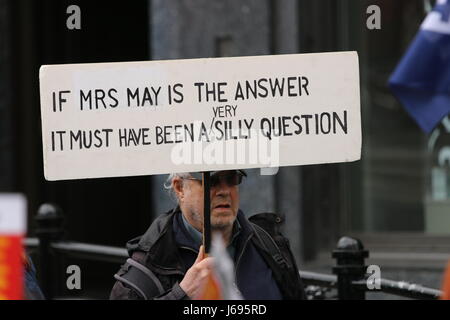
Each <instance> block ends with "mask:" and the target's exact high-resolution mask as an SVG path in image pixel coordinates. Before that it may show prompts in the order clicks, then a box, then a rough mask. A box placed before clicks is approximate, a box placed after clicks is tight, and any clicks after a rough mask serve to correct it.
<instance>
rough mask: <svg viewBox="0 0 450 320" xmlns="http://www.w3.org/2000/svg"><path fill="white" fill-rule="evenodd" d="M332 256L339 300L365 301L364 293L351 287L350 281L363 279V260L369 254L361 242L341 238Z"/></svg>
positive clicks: (364, 268)
mask: <svg viewBox="0 0 450 320" xmlns="http://www.w3.org/2000/svg"><path fill="white" fill-rule="evenodd" d="M332 256H333V258H335V259H336V266H335V267H333V273H334V274H336V275H337V280H338V298H339V300H365V297H366V294H365V291H364V290H361V289H358V288H356V287H355V286H352V281H355V280H363V279H365V274H366V266H365V262H364V259H365V258H367V257H368V256H369V252H368V251H367V250H364V246H363V244H362V243H361V241H360V240H358V239H354V238H350V237H342V238H341V239H339V241H338V243H337V247H336V249H335V250H333V255H332Z"/></svg>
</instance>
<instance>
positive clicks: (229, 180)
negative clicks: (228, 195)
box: [184, 171, 243, 188]
mask: <svg viewBox="0 0 450 320" xmlns="http://www.w3.org/2000/svg"><path fill="white" fill-rule="evenodd" d="M242 177H243V174H242V173H240V172H239V171H235V172H227V173H221V174H220V173H218V174H214V175H212V176H211V177H210V178H209V183H210V187H211V188H213V187H216V186H218V185H220V184H221V183H222V182H224V183H225V184H226V185H227V186H229V187H233V186H237V185H239V184H241V182H242ZM184 179H186V180H195V181H199V182H201V181H202V180H200V179H196V178H192V177H189V178H184Z"/></svg>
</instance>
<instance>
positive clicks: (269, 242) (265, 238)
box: [251, 222, 290, 268]
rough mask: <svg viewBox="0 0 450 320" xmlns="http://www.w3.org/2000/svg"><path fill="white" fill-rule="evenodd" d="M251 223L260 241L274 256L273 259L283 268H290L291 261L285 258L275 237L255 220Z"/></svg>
mask: <svg viewBox="0 0 450 320" xmlns="http://www.w3.org/2000/svg"><path fill="white" fill-rule="evenodd" d="M251 225H252V226H253V229H254V230H255V234H256V236H257V237H258V239H259V241H260V242H261V244H262V245H263V246H264V247H265V249H266V250H267V251H268V252H269V254H270V255H271V256H272V259H273V260H274V261H275V262H276V263H277V264H278V265H280V266H281V267H282V268H290V264H289V262H288V261H287V260H286V259H285V257H284V256H283V254H282V253H281V250H280V248H279V247H278V246H277V244H276V243H275V241H274V240H273V238H272V237H271V236H270V235H269V234H268V233H267V231H266V230H264V229H263V228H261V227H260V226H258V225H257V224H255V223H253V222H251Z"/></svg>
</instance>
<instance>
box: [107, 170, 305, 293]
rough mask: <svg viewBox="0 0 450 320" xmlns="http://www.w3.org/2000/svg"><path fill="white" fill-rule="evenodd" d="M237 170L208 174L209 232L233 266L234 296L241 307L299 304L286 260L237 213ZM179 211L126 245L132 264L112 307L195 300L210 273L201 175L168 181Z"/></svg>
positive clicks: (120, 277) (294, 272)
mask: <svg viewBox="0 0 450 320" xmlns="http://www.w3.org/2000/svg"><path fill="white" fill-rule="evenodd" d="M245 176H246V174H245V172H244V171H242V170H229V171H219V172H211V178H210V182H211V183H210V203H211V208H210V212H211V229H212V231H213V232H215V231H217V232H220V234H221V235H222V237H223V240H224V243H225V244H226V245H227V251H228V253H229V254H230V257H231V258H232V259H233V261H234V264H235V272H236V284H235V286H236V290H239V291H240V293H241V295H242V296H243V297H244V298H245V299H303V298H304V297H305V295H304V290H303V286H302V283H301V279H300V277H299V273H298V269H297V267H296V264H295V261H294V259H293V256H292V254H291V252H290V251H289V249H288V253H287V254H286V249H285V250H280V248H279V247H278V246H277V244H276V243H275V241H274V240H273V238H272V237H271V236H270V235H269V234H268V233H267V232H266V231H265V230H264V229H262V228H261V227H259V226H257V225H256V224H253V223H251V222H250V221H249V220H248V219H247V218H246V217H245V216H244V214H243V213H242V212H241V211H240V210H239V187H238V185H239V184H240V183H241V181H242V179H243V178H244V177H245ZM168 183H169V185H167V186H166V187H167V188H169V189H170V190H171V191H172V192H173V193H174V195H175V197H176V199H177V201H178V206H177V207H176V208H175V209H173V210H171V211H169V212H167V213H165V214H163V215H160V216H159V217H158V218H157V219H156V220H155V221H154V222H153V223H152V225H151V226H150V228H149V229H148V230H147V232H146V233H145V234H144V235H143V236H141V237H138V238H135V239H132V240H130V241H129V242H128V244H127V248H128V252H129V255H130V258H129V259H128V260H127V262H126V263H125V264H124V265H123V266H122V267H121V269H120V270H119V272H118V273H117V274H116V275H115V276H114V277H115V278H116V280H117V281H116V283H115V285H114V287H113V289H112V291H111V296H110V298H111V299H164V300H180V299H192V298H195V297H196V296H197V295H198V294H199V291H200V290H201V286H202V284H203V283H204V280H205V279H206V278H207V277H208V275H209V272H211V268H212V266H213V263H214V261H213V258H211V257H205V256H204V249H203V246H202V245H201V244H202V231H203V186H202V181H201V174H199V173H182V174H172V175H170V176H169V179H168Z"/></svg>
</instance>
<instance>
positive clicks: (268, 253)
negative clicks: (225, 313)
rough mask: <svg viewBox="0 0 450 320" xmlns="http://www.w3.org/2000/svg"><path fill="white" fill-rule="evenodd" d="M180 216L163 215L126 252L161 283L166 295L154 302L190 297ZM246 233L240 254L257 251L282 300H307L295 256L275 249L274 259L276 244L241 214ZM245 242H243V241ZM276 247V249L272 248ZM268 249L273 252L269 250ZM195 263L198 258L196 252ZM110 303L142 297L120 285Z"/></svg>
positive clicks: (172, 212)
mask: <svg viewBox="0 0 450 320" xmlns="http://www.w3.org/2000/svg"><path fill="white" fill-rule="evenodd" d="M177 214H181V212H180V211H179V209H178V208H177V209H175V210H172V211H170V212H168V213H166V214H163V215H160V216H159V217H158V218H157V219H156V220H155V221H154V222H153V223H152V225H151V226H150V228H149V229H148V230H147V232H146V233H145V234H144V235H143V236H141V237H137V238H134V239H132V240H130V241H129V242H128V243H127V249H128V252H129V255H130V257H132V259H134V260H136V261H138V262H139V263H141V264H142V265H144V266H146V267H147V268H148V269H150V270H151V271H152V272H153V273H154V275H156V277H157V278H158V280H159V281H160V282H161V285H162V287H163V289H164V293H163V294H160V293H159V292H155V294H154V295H152V296H153V297H154V299H164V300H180V299H186V298H187V296H186V294H185V293H184V291H183V290H182V289H181V287H180V286H179V283H180V282H181V280H182V279H183V277H184V274H185V272H186V270H187V269H188V268H189V267H190V265H185V264H186V263H185V261H186V260H185V259H183V258H182V257H181V255H180V251H179V248H178V247H179V243H178V242H177V241H176V240H177V233H178V232H179V230H177V224H176V223H175V224H174V219H175V222H176V215H177ZM237 219H238V221H239V224H240V225H241V227H242V228H243V230H244V232H243V233H242V234H240V235H239V237H245V240H248V241H242V243H245V244H244V245H241V246H240V249H238V251H241V252H242V255H240V256H244V257H245V255H250V252H251V250H249V248H253V250H254V251H255V250H256V251H257V252H258V253H259V255H260V257H262V259H263V261H264V262H265V263H266V264H267V266H268V267H269V268H270V269H271V271H272V275H273V279H275V281H276V284H277V285H278V288H279V291H280V292H281V295H282V297H283V299H304V298H305V293H304V290H303V285H302V282H301V279H300V276H299V273H298V269H297V266H296V264H295V261H293V256H292V254H291V253H290V252H289V254H282V253H281V251H280V250H278V247H276V252H277V254H276V255H274V250H275V249H274V245H275V242H274V241H273V240H272V238H271V237H270V236H269V234H268V233H267V232H265V231H264V230H263V229H262V228H260V227H258V226H257V225H255V224H253V223H251V222H250V221H248V220H247V218H245V216H244V214H243V213H242V212H239V213H238V217H237ZM241 240H242V239H241ZM272 244H273V245H272ZM269 246H270V247H271V248H269ZM278 254H281V255H282V256H283V258H284V259H281V260H284V261H285V262H287V263H280V258H279V256H278ZM193 256H194V257H193V259H194V258H195V256H196V254H195V252H193ZM128 269H129V266H127V264H125V265H123V266H122V267H121V269H120V270H119V272H118V273H117V274H118V275H119V276H122V275H124V274H126V273H127V272H128ZM110 298H111V299H142V297H141V296H140V295H139V294H138V293H137V292H136V290H134V289H132V288H131V287H130V286H127V285H126V284H124V283H122V282H121V281H117V282H116V283H115V285H114V287H113V289H112V291H111V296H110Z"/></svg>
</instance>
